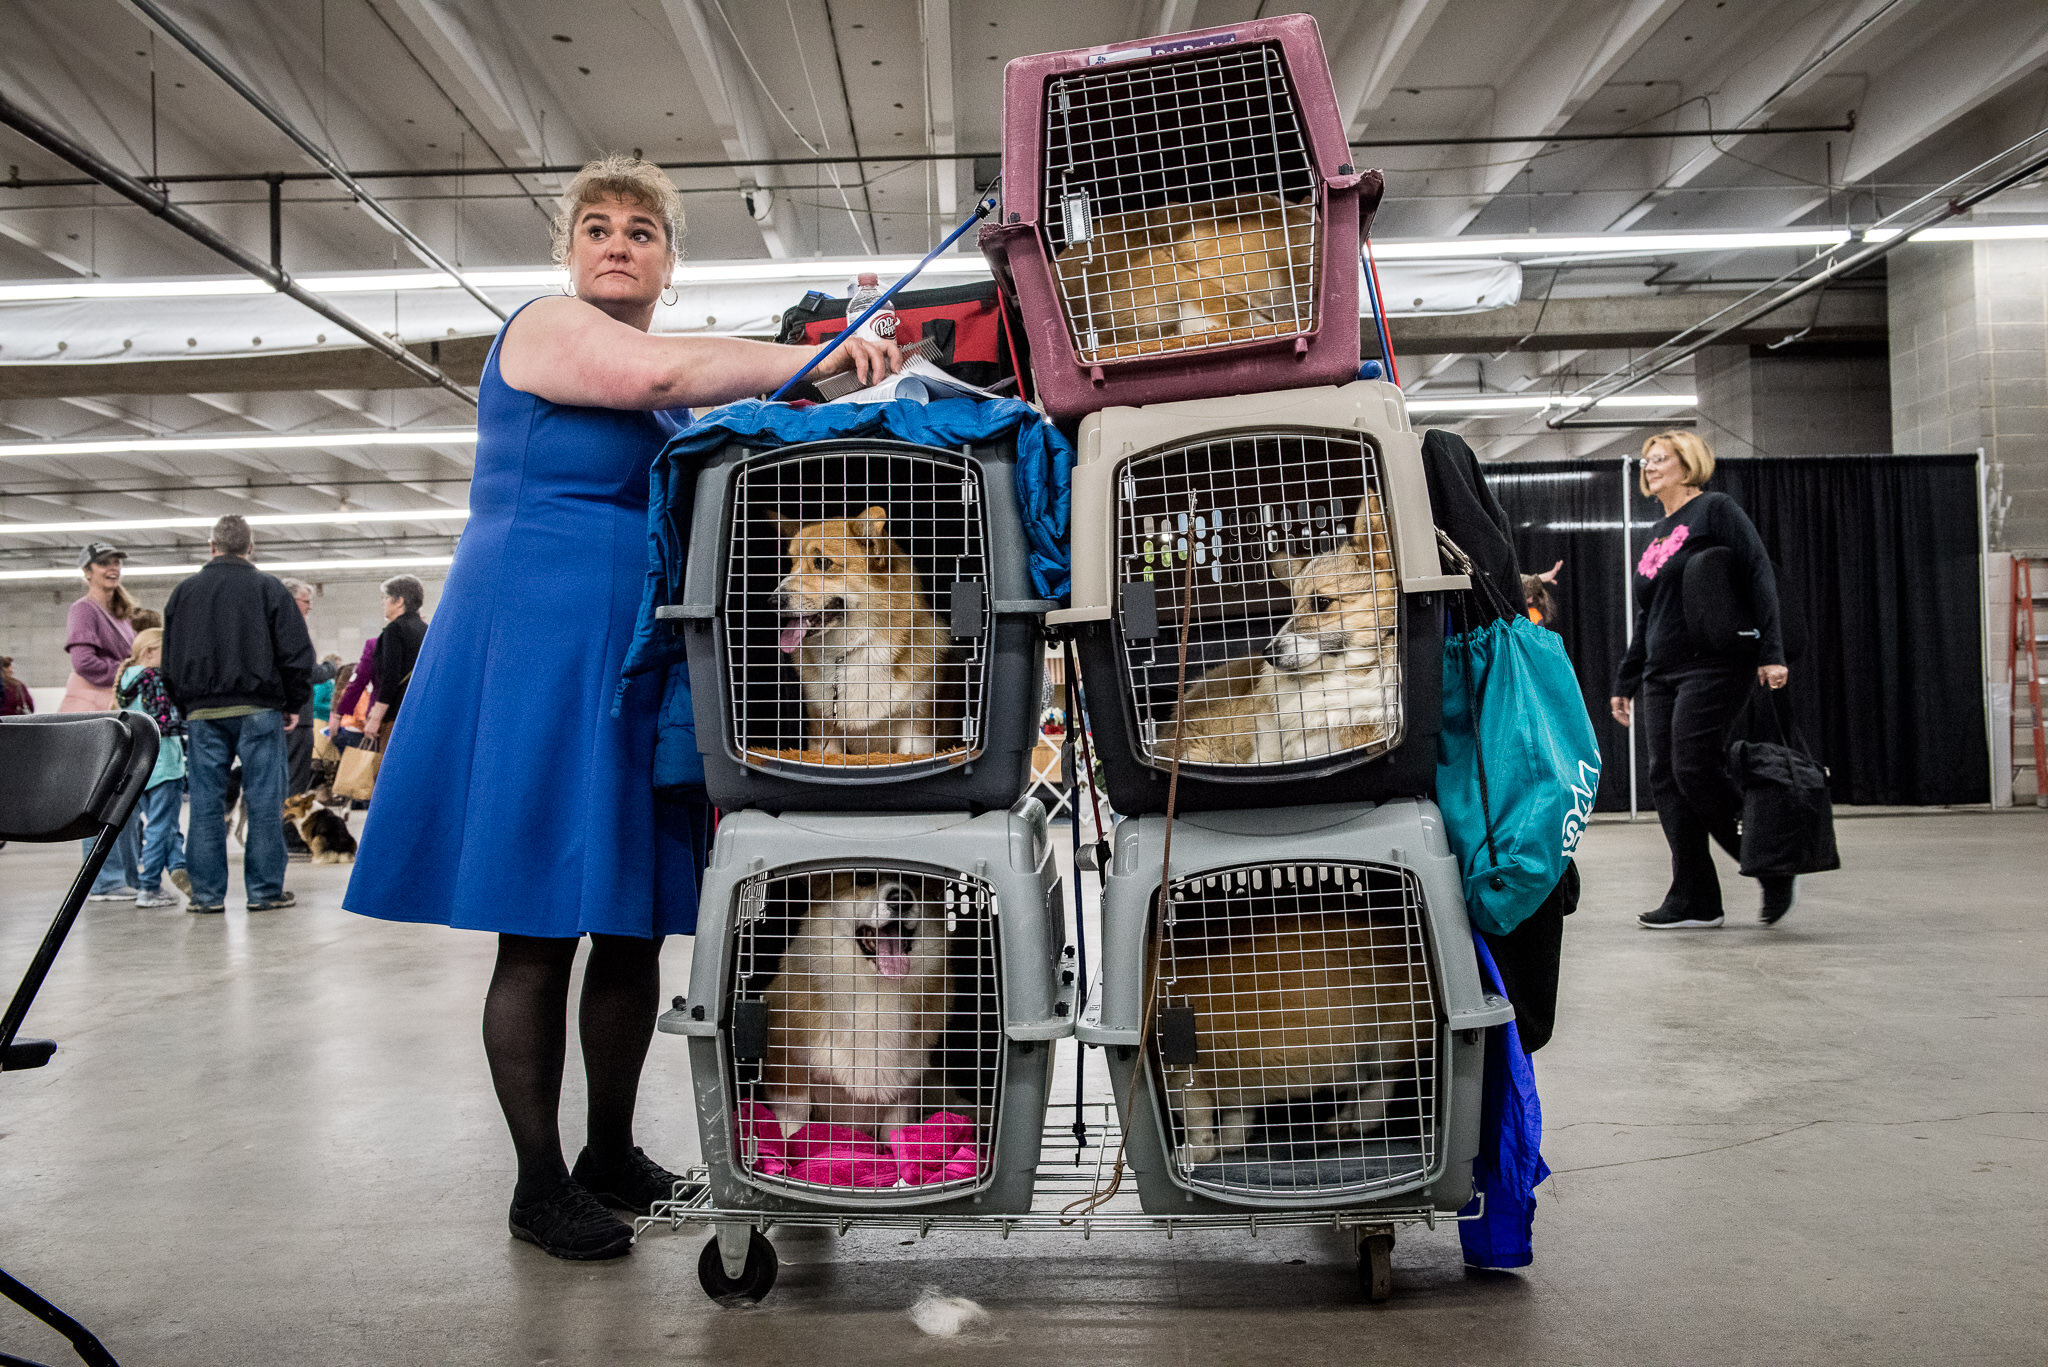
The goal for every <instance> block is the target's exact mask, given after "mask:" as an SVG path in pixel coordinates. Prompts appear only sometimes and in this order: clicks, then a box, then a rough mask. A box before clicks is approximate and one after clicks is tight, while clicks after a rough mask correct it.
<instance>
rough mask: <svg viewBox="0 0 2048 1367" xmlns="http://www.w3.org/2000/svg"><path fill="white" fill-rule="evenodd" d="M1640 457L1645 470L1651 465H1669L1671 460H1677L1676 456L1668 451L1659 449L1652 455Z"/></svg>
mask: <svg viewBox="0 0 2048 1367" xmlns="http://www.w3.org/2000/svg"><path fill="white" fill-rule="evenodd" d="M1641 459H1642V464H1643V468H1644V469H1645V470H1647V469H1649V468H1650V467H1651V466H1653V465H1669V464H1670V463H1671V462H1672V461H1674V460H1677V459H1678V457H1677V456H1674V455H1673V454H1671V452H1669V451H1662V450H1660V451H1658V452H1656V453H1655V454H1653V455H1648V456H1644V457H1642V458H1641Z"/></svg>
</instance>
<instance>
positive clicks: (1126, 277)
mask: <svg viewBox="0 0 2048 1367" xmlns="http://www.w3.org/2000/svg"><path fill="white" fill-rule="evenodd" d="M1315 221H1316V215H1315V207H1314V205H1312V204H1288V203H1287V202H1286V201H1285V200H1283V199H1281V198H1280V196H1278V195H1239V196H1237V197H1236V198H1233V199H1219V200H1210V201H1206V202H1203V203H1199V204H1167V205H1162V206H1160V207H1159V208H1157V209H1142V210H1137V211H1134V212H1131V213H1124V214H1112V215H1110V216H1109V217H1107V218H1102V219H1099V220H1097V221H1096V222H1095V224H1094V231H1093V234H1092V235H1091V237H1090V240H1089V241H1087V242H1081V243H1075V244H1073V245H1072V246H1069V247H1067V248H1066V249H1065V250H1063V251H1061V252H1060V254H1059V255H1058V256H1057V257H1056V258H1055V259H1054V261H1053V273H1054V275H1055V276H1056V277H1057V279H1058V281H1059V288H1060V297H1061V298H1062V299H1063V300H1065V301H1066V308H1067V313H1068V315H1069V316H1070V317H1072V318H1073V319H1074V320H1075V324H1076V326H1077V327H1079V328H1081V329H1083V330H1084V331H1087V330H1090V329H1092V330H1093V331H1094V332H1095V336H1096V340H1095V347H1094V352H1095V354H1097V355H1100V356H1102V357H1103V358H1104V359H1111V358H1114V357H1126V356H1142V355H1145V354H1148V353H1151V352H1159V351H1174V350H1178V349H1179V346H1180V339H1183V338H1195V339H1200V340H1202V341H1205V342H1222V341H1249V340H1251V339H1253V338H1257V337H1279V336H1286V335H1288V334H1291V333H1295V332H1301V331H1306V330H1307V329H1308V327H1309V326H1310V325H1311V322H1312V319H1313V314H1314V306H1313V302H1312V301H1313V299H1314V297H1315V249H1314V241H1315ZM1211 333H1219V334H1222V335H1220V336H1210V335H1209V334H1211Z"/></svg>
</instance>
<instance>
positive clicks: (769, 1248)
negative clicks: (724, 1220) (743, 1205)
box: [697, 1229, 775, 1310]
mask: <svg viewBox="0 0 2048 1367" xmlns="http://www.w3.org/2000/svg"><path fill="white" fill-rule="evenodd" d="M697 1280H698V1281H699V1282H701V1283H702V1284H703V1286H704V1294H705V1295H707V1296H709V1297H711V1299H712V1300H715V1301H717V1302H718V1303H719V1304H720V1305H722V1306H725V1307H726V1308H727V1309H728V1310H730V1309H734V1308H737V1307H738V1306H741V1305H746V1304H752V1303H753V1302H755V1301H758V1300H760V1299H761V1298H762V1297H764V1296H766V1295H767V1294H768V1293H769V1292H770V1291H772V1290H774V1289H775V1245H773V1244H771V1243H769V1242H768V1240H767V1239H766V1238H765V1237H764V1236H763V1235H762V1233H761V1231H760V1230H758V1229H757V1230H754V1231H752V1232H751V1233H750V1234H749V1235H748V1236H747V1267H746V1270H745V1271H744V1272H742V1273H740V1275H739V1278H738V1279H737V1280H734V1279H733V1278H731V1277H728V1276H726V1275H725V1261H724V1259H722V1258H720V1257H719V1256H718V1238H717V1236H716V1235H714V1236H712V1239H711V1242H709V1243H707V1244H705V1245H704V1252H703V1254H702V1255H701V1256H699V1257H698V1259H697Z"/></svg>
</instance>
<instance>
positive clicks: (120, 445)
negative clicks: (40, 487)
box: [0, 427, 476, 458]
mask: <svg viewBox="0 0 2048 1367" xmlns="http://www.w3.org/2000/svg"><path fill="white" fill-rule="evenodd" d="M475 443H476V429H475V428H474V427H444V428H421V429H417V430H411V431H407V430H394V429H391V428H388V427H378V428H372V429H370V430H369V431H363V432H219V433H215V434H214V435H212V436H207V437H112V438H109V439H107V440H105V441H18V442H9V443H6V444H4V445H0V458H5V457H10V456H12V457H21V456H35V457H58V458H62V457H64V456H103V455H124V454H128V453H139V454H148V453H155V452H166V451H307V450H311V451H319V450H326V449H330V448H333V447H338V446H470V445H474V444H475Z"/></svg>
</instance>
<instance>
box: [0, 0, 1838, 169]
mask: <svg viewBox="0 0 2048 1367" xmlns="http://www.w3.org/2000/svg"><path fill="white" fill-rule="evenodd" d="M131 2H132V0H131ZM1855 129H1856V121H1855V120H1854V119H1853V118H1852V119H1850V120H1848V121H1847V122H1846V123H1809V124H1795V125H1791V126H1788V127H1784V128H1681V129H1673V130H1669V131H1664V130H1658V131H1649V132H1628V133H1552V134H1550V135H1549V136H1547V137H1546V136H1543V135H1542V134H1537V133H1528V134H1520V135H1515V136H1510V137H1484V138H1368V139H1366V140H1365V141H1363V142H1354V143H1352V144H1351V146H1352V147H1354V148H1361V149H1371V148H1379V147H1492V146H1507V145H1513V144H1516V143H1528V142H1540V143H1552V142H1635V141H1639V140H1643V139H1658V138H1661V139H1675V138H1715V137H1734V136H1737V135H1740V136H1742V137H1745V138H1763V137H1773V136H1778V135H1783V134H1791V133H1850V132H1854V131H1855ZM1000 156H1001V153H998V152H895V153H890V154H888V155H876V156H865V157H863V156H844V157H829V156H828V157H743V158H733V157H724V158H714V159H712V160H709V161H657V162H655V163H654V165H656V166H658V167H660V168H661V169H662V170H664V171H735V170H741V171H743V170H746V169H748V168H750V167H757V166H758V167H769V166H854V165H860V164H863V163H871V164H874V165H882V164H884V163H890V162H925V161H995V160H997V159H998V158H999V157H1000ZM18 169H19V168H17V170H18ZM582 169H583V168H582V166H581V165H559V164H542V165H537V166H434V167H426V168H415V167H398V168H392V169H388V170H381V171H355V172H351V173H350V175H351V177H352V179H353V180H355V181H365V180H464V179H469V178H471V177H475V176H573V175H575V174H576V173H577V172H578V171H580V170H582ZM273 178H274V179H277V180H281V181H287V182H289V181H303V180H328V179H332V177H330V176H329V175H328V174H327V173H325V172H322V171H223V172H217V173H207V172H191V173H187V174H181V175H173V176H151V177H150V178H149V183H150V184H152V185H235V184H244V183H253V182H259V181H260V182H268V181H270V180H272V179H273ZM90 184H92V182H91V181H89V180H80V179H78V178H77V177H73V176H22V175H18V174H16V175H9V176H7V177H5V178H0V190H64V189H82V188H84V187H85V186H87V185H90ZM791 188H805V187H791ZM813 188H815V187H813ZM355 194H356V195H357V197H358V198H367V194H366V192H364V191H362V190H360V189H357V190H356V191H355Z"/></svg>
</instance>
